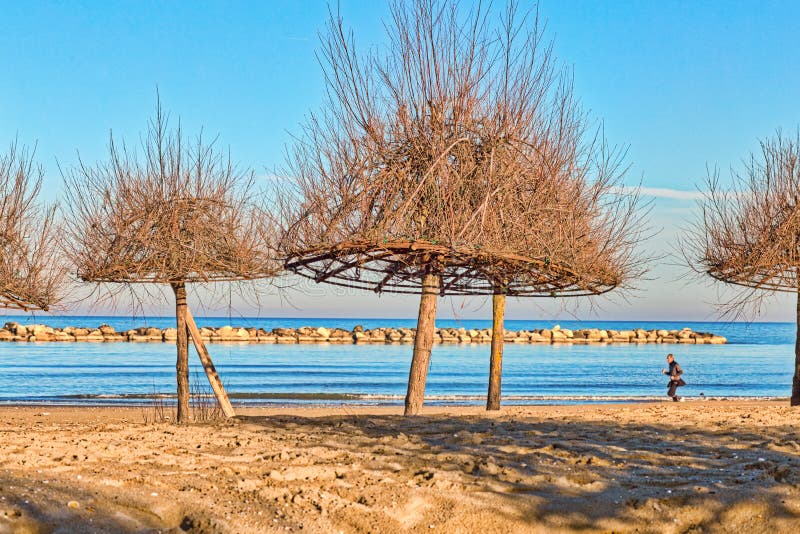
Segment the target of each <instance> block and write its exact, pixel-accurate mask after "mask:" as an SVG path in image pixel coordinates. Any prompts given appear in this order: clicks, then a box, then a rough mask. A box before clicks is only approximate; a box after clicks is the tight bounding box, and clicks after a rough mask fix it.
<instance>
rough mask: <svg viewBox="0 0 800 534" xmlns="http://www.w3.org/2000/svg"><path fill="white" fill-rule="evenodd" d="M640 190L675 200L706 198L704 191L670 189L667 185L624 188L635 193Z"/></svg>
mask: <svg viewBox="0 0 800 534" xmlns="http://www.w3.org/2000/svg"><path fill="white" fill-rule="evenodd" d="M637 189H638V190H639V194H640V195H642V196H646V197H652V198H669V199H673V200H700V199H702V198H704V193H703V192H702V191H685V190H682V189H670V188H667V187H639V188H636V187H630V186H625V187H623V188H622V190H623V192H626V193H633V192H634V191H636V190H637Z"/></svg>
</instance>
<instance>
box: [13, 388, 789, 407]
mask: <svg viewBox="0 0 800 534" xmlns="http://www.w3.org/2000/svg"><path fill="white" fill-rule="evenodd" d="M228 397H229V398H230V399H231V401H232V404H233V407H234V408H235V409H236V410H237V412H238V411H240V410H249V409H273V408H281V409H283V408H291V409H298V410H302V409H317V408H342V409H350V408H353V409H362V408H363V409H370V408H397V407H402V406H403V401H404V398H405V397H404V396H403V395H372V394H368V395H362V396H359V395H357V394H341V395H339V394H331V395H329V394H314V393H311V394H297V395H295V396H292V395H291V394H290V395H281V394H254V395H250V394H244V395H242V394H237V393H229V394H228ZM332 397H346V398H332ZM520 397H522V398H520ZM680 397H681V398H682V399H685V402H688V403H720V402H787V403H788V401H789V397H788V396H779V395H775V396H770V395H720V396H706V395H704V396H699V395H681V396H680ZM202 398H203V399H205V400H209V401H212V403H213V402H216V400H215V398H214V397H213V395H211V394H204V395H202ZM175 402H176V395H175V394H174V393H159V394H157V396H155V397H154V396H153V395H152V394H135V393H134V394H123V395H108V394H100V395H64V396H59V397H49V398H38V399H36V398H20V399H10V398H9V399H2V398H0V408H14V407H23V408H24V407H31V408H33V407H40V408H41V407H63V408H75V409H80V408H135V409H141V408H148V407H151V406H153V405H154V404H159V405H163V406H164V407H167V408H171V407H173V406H174V404H175ZM485 402H486V395H442V396H438V397H437V396H429V397H426V398H425V406H430V407H435V408H443V409H447V408H454V409H458V408H474V407H482V406H484V405H485ZM501 402H502V406H503V407H507V408H525V407H537V406H605V405H609V406H618V405H624V404H636V405H640V404H648V403H661V402H667V403H669V402H672V401H671V399H670V398H668V397H667V396H666V395H640V396H637V395H624V396H623V395H620V396H608V395H596V396H593V395H561V396H559V395H528V396H513V395H511V396H509V397H508V398H506V397H503V398H502V399H501Z"/></svg>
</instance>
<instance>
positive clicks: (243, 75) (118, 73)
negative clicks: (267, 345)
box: [0, 0, 800, 320]
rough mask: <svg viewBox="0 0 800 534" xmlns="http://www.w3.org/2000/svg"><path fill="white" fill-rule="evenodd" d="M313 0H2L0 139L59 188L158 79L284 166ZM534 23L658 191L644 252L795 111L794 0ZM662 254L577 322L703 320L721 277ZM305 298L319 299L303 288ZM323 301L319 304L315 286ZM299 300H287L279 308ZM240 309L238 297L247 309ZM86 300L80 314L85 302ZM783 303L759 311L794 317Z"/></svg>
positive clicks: (378, 28)
mask: <svg viewBox="0 0 800 534" xmlns="http://www.w3.org/2000/svg"><path fill="white" fill-rule="evenodd" d="M340 5H341V11H342V13H343V15H344V17H345V20H346V23H347V24H348V25H349V26H351V27H352V28H353V30H354V32H355V35H356V39H357V42H358V43H359V45H361V46H380V45H381V43H383V42H385V36H384V30H383V26H382V24H381V20H382V19H384V18H385V17H386V16H387V11H388V10H387V8H386V6H385V4H384V3H382V2H369V1H353V0H344V1H342V2H341V4H340ZM326 17H327V4H326V3H325V2H322V1H312V0H308V1H289V0H275V1H271V2H115V1H107V2H87V1H84V2H10V1H4V0H0V21H2V28H3V31H2V32H0V53H1V54H2V59H3V62H2V64H3V68H2V74H0V145H3V144H6V143H8V142H10V141H11V140H12V139H13V138H14V137H15V136H17V137H18V138H19V140H20V141H21V142H24V143H28V144H31V143H34V142H36V143H38V156H39V159H40V161H41V162H42V163H43V164H44V165H45V168H46V170H47V179H46V180H47V188H46V195H47V198H48V199H55V198H57V197H58V196H59V191H60V188H61V178H60V175H59V173H58V167H57V163H60V164H61V165H62V166H70V165H74V164H75V162H76V161H77V157H76V154H77V152H78V151H80V154H81V156H82V157H83V158H84V159H86V160H89V161H94V160H96V159H98V158H102V157H104V155H105V150H106V143H107V141H108V132H109V130H110V129H113V130H114V133H115V136H119V137H121V138H125V139H128V140H136V139H137V138H138V135H139V133H140V132H141V131H142V130H143V129H144V128H145V126H146V120H147V118H148V117H149V116H150V114H151V113H152V111H153V108H154V103H155V92H156V87H158V89H159V91H160V94H161V98H162V101H163V103H164V105H165V107H166V108H168V109H169V110H170V111H171V112H172V114H173V116H180V118H181V120H182V123H183V126H184V128H185V129H186V131H188V132H194V131H197V130H199V128H201V127H202V128H204V131H205V132H207V133H210V134H219V136H220V142H221V143H223V144H224V145H225V146H229V147H230V150H231V154H232V156H233V158H234V159H235V160H237V161H239V162H240V163H241V164H242V165H245V166H251V167H253V168H255V169H256V170H257V172H259V173H260V174H262V173H263V174H265V175H266V174H269V173H270V172H271V170H273V169H274V168H275V167H276V166H279V165H280V164H281V163H282V158H283V151H284V147H285V145H286V143H288V142H289V141H290V132H296V131H297V130H298V124H299V123H300V122H301V121H302V120H303V117H304V115H305V114H306V113H307V112H308V111H309V110H313V109H315V108H317V107H318V106H319V104H320V102H321V99H322V95H323V91H324V87H323V84H322V76H321V72H320V68H319V66H318V64H317V61H316V58H315V50H316V49H317V48H318V37H317V33H318V32H319V31H321V30H322V29H323V28H324V24H325V21H326ZM540 17H541V19H542V20H543V21H546V24H547V27H546V28H547V29H546V32H547V36H549V37H552V38H555V52H556V54H557V55H558V57H559V59H560V60H561V61H562V62H563V63H564V64H566V65H568V66H571V67H572V68H573V69H574V75H575V88H576V93H577V95H578V96H579V97H580V98H581V99H582V101H583V103H584V105H585V106H586V107H587V108H589V109H590V110H591V111H592V113H593V116H594V117H595V118H596V119H598V120H602V121H603V124H604V127H605V132H606V135H607V136H608V138H609V140H610V141H611V142H613V143H616V144H621V145H627V146H629V151H628V162H629V163H630V165H631V169H630V171H629V174H628V179H627V182H628V183H629V184H637V183H639V182H640V181H641V182H642V184H643V186H644V188H645V191H646V192H648V193H650V194H651V198H653V200H654V203H655V204H654V209H653V212H652V217H651V225H652V226H653V227H654V228H655V229H656V230H661V232H660V234H659V235H658V236H657V237H656V238H654V239H652V240H651V241H650V242H649V243H648V244H647V247H648V248H652V249H657V250H662V249H666V248H667V247H668V245H669V244H670V243H671V242H672V241H673V237H674V235H675V234H676V233H680V231H681V230H680V225H681V224H685V223H686V221H687V220H690V219H691V218H692V217H693V216H694V214H696V209H695V200H694V199H693V197H694V196H696V186H697V184H700V183H702V179H703V177H704V176H705V169H706V166H707V165H709V166H712V167H713V166H719V167H720V168H721V169H722V170H723V177H726V176H727V169H728V167H729V166H730V165H732V164H733V165H737V164H738V162H739V161H740V160H741V159H742V158H743V157H745V156H746V155H747V154H748V152H749V151H751V150H753V149H755V148H756V147H757V140H758V138H761V137H765V136H768V135H771V134H772V133H773V132H774V131H775V129H776V128H783V129H785V130H794V129H795V128H797V125H798V124H799V123H800V104H799V103H798V87H800V68H798V67H800V47H798V46H797V44H796V28H797V20H800V3H796V2H790V1H784V2H777V1H767V2H743V1H716V2H714V1H708V2H696V1H694V2H690V1H666V0H663V1H658V2H641V1H605V2H589V1H579V0H574V1H571V2H557V1H554V0H543V1H542V2H541V4H540ZM671 263H673V260H670V259H668V258H666V259H664V260H662V261H659V262H656V264H655V265H654V266H653V271H652V272H651V275H650V278H651V279H650V280H645V281H643V282H642V283H641V284H640V285H641V290H640V291H639V292H638V293H637V294H636V295H634V296H632V297H631V298H630V299H628V300H627V301H625V300H622V299H614V300H613V301H611V302H603V303H601V306H602V307H601V309H600V310H599V311H598V310H594V311H590V310H589V309H588V308H587V307H586V306H585V305H583V306H581V307H580V308H578V310H577V311H575V312H574V313H576V314H577V316H578V317H580V318H586V319H590V318H597V317H598V316H599V317H602V318H613V319H634V318H641V319H687V320H688V319H710V318H714V317H715V315H714V313H715V312H714V309H713V307H712V305H711V304H710V303H711V302H712V301H714V300H715V298H716V290H715V288H714V287H712V286H710V285H708V284H705V283H702V282H698V281H695V280H685V279H683V278H682V276H683V274H684V273H685V271H684V270H683V269H681V268H680V267H677V266H674V265H671ZM309 293H313V295H309ZM284 297H286V298H277V297H271V296H267V297H264V298H263V299H262V302H261V308H260V310H259V311H258V313H260V314H261V315H290V316H302V315H307V316H324V315H348V316H360V315H373V316H402V317H410V316H413V315H415V313H416V309H415V306H416V302H415V300H414V298H411V297H396V296H392V295H385V296H383V297H381V298H380V299H378V298H377V297H375V296H373V295H371V294H349V295H335V294H334V293H332V292H331V291H330V290H328V289H327V288H325V287H320V288H314V289H313V291H312V290H311V288H309V289H308V290H307V291H303V292H289V293H288V294H287V295H285V296H284ZM320 297H324V298H320ZM287 298H288V301H291V302H292V305H289V304H288V303H287V302H288V301H287ZM242 306H244V305H242ZM78 311H80V310H78ZM441 312H442V315H443V316H453V315H455V316H463V317H483V316H488V315H489V313H490V309H489V307H488V305H487V304H486V303H485V301H484V300H481V299H467V300H466V301H463V300H460V299H459V300H456V301H443V302H442V305H441ZM792 312H793V306H792V303H791V302H789V301H788V300H787V299H779V300H776V301H775V302H774V303H773V304H772V305H771V306H770V307H769V308H768V309H767V310H766V314H765V315H763V316H762V317H761V319H762V320H764V319H789V318H791V317H792ZM508 313H509V316H510V317H514V318H527V317H531V318H542V319H548V318H553V319H557V318H559V317H565V316H568V314H565V312H563V311H561V310H560V307H559V306H557V305H553V304H551V303H548V304H545V305H535V304H534V303H532V302H530V301H520V302H513V303H510V304H509V312H508Z"/></svg>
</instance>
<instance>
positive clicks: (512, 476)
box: [240, 408, 800, 532]
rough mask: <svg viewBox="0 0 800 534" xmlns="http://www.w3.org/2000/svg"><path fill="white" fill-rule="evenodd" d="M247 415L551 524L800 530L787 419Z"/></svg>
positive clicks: (252, 424)
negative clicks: (765, 423) (699, 423)
mask: <svg viewBox="0 0 800 534" xmlns="http://www.w3.org/2000/svg"><path fill="white" fill-rule="evenodd" d="M634 409H635V408H634ZM742 417H747V416H742ZM240 420H241V422H242V423H243V424H245V425H246V426H247V427H248V428H250V429H251V430H255V431H263V432H268V433H273V432H275V431H276V430H277V429H281V430H283V431H285V432H287V433H289V434H291V433H294V434H297V433H304V432H308V433H309V434H312V435H317V436H320V439H319V441H316V442H314V443H310V444H309V446H310V447H311V446H313V447H320V446H322V447H330V448H336V449H338V450H340V451H347V452H350V453H352V454H361V453H364V452H365V451H367V452H372V453H374V454H375V455H381V456H384V457H385V456H390V457H392V459H393V461H394V462H397V463H399V464H400V466H401V468H402V472H404V473H406V474H407V476H408V477H409V479H410V480H412V481H414V482H416V483H417V484H418V485H419V486H426V485H428V486H434V487H435V486H436V482H437V479H444V480H446V481H449V482H447V483H445V484H441V485H440V486H439V487H440V488H442V489H447V488H448V485H450V486H451V487H452V488H453V489H457V490H463V491H473V492H476V494H485V493H487V492H488V493H490V494H494V495H495V496H498V497H500V498H501V500H502V501H503V502H504V503H505V504H506V506H503V507H500V508H496V509H495V512H496V513H497V514H505V515H506V516H507V519H508V520H509V521H512V522H520V521H522V522H524V523H525V524H528V525H531V526H534V525H535V526H538V527H540V528H542V527H543V528H545V529H546V528H548V527H552V528H554V529H570V530H573V529H574V530H583V529H598V528H608V527H609V526H611V527H613V528H620V527H621V528H626V527H630V528H631V529H633V528H635V526H637V525H638V526H639V527H640V526H641V525H642V522H646V524H649V528H645V529H644V530H645V531H663V530H664V529H665V528H667V527H670V530H676V531H680V532H694V531H696V532H703V531H706V530H708V529H713V528H714V527H722V528H723V529H726V528H736V529H737V530H738V531H739V532H750V531H754V532H757V531H758V532H763V531H764V530H763V529H764V527H765V526H766V525H769V524H772V525H775V526H777V527H778V531H780V530H783V527H784V526H786V527H787V528H791V526H792V525H794V526H796V527H800V515H798V512H800V502H799V501H800V491H798V490H799V489H800V445H799V444H798V438H799V437H800V436H798V433H797V431H796V430H795V429H794V428H791V427H788V426H777V427H776V426H769V427H766V428H762V429H759V430H758V432H749V431H743V430H741V429H739V428H737V425H736V421H727V422H720V423H718V424H716V425H715V426H716V427H717V428H718V429H719V430H716V431H713V430H712V431H709V430H707V429H706V430H700V429H697V428H694V427H693V426H691V425H688V424H686V425H684V424H675V423H674V422H673V421H668V422H665V424H649V425H634V424H621V423H619V422H615V421H607V422H598V421H590V422H585V421H570V420H554V419H546V420H543V421H541V422H536V421H531V420H525V419H521V420H520V419H510V418H507V417H494V418H482V417H463V418H452V417H445V416H441V417H416V418H404V417H401V416H334V417H325V418H300V417H280V416H277V417H242V418H240ZM762 430H763V432H762ZM453 474H455V475H456V477H455V478H454V477H453V476H448V475H453ZM454 479H457V480H459V481H460V487H459V484H456V485H455V486H453V485H452V484H451V483H452V481H453V480H454ZM637 528H638V527H637Z"/></svg>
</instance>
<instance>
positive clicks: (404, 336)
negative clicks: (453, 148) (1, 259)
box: [0, 323, 727, 344]
mask: <svg viewBox="0 0 800 534" xmlns="http://www.w3.org/2000/svg"><path fill="white" fill-rule="evenodd" d="M415 333H416V329H414V328H374V329H372V330H364V328H363V327H361V326H356V327H355V328H354V329H353V330H352V331H349V330H343V329H341V328H325V327H318V328H315V327H311V326H304V327H302V328H273V329H272V330H271V331H269V332H268V331H266V330H264V329H263V328H252V327H251V328H240V327H235V326H223V327H221V328H210V327H203V328H201V329H200V336H201V337H202V338H203V339H204V340H205V341H209V342H240V343H413V342H414V335H415ZM177 337H178V332H177V330H176V329H175V328H166V329H163V330H162V329H160V328H153V327H149V328H148V327H142V328H136V329H133V330H128V331H127V332H116V331H115V330H114V329H113V328H112V327H110V326H108V325H101V326H99V327H97V328H77V327H72V326H68V327H66V328H51V327H49V326H46V325H42V324H34V325H20V324H18V323H6V324H5V326H4V327H3V328H0V341H129V342H174V341H175V339H177ZM433 340H434V342H436V343H489V342H491V340H492V331H491V330H490V329H488V328H484V329H480V330H478V329H470V330H467V329H465V328H437V329H436V333H435V334H434V337H433ZM504 340H505V342H506V343H577V344H581V343H696V344H703V343H707V344H721V343H726V342H727V340H726V339H725V338H724V337H722V336H717V335H714V334H711V333H708V332H694V331H693V330H691V329H690V328H684V329H682V330H641V329H639V330H600V329H596V328H589V329H582V330H569V329H566V328H561V327H559V326H558V325H556V326H554V327H553V328H544V329H540V330H519V331H512V330H506V331H505V335H504Z"/></svg>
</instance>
